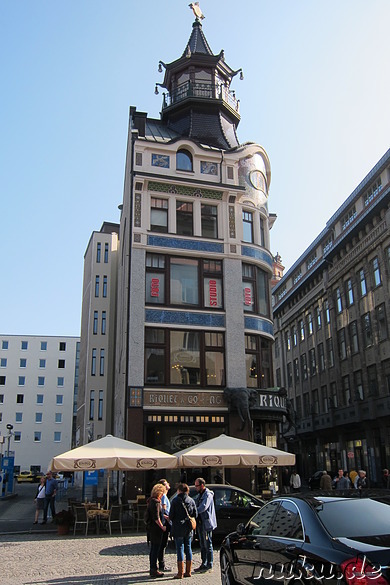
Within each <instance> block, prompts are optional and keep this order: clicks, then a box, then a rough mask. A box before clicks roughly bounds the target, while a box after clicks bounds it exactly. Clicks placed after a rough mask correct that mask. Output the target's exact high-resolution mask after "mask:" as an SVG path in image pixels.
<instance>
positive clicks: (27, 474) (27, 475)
mask: <svg viewBox="0 0 390 585" xmlns="http://www.w3.org/2000/svg"><path fill="white" fill-rule="evenodd" d="M16 481H17V482H18V483H22V482H29V483H33V482H34V481H35V473H32V471H27V470H26V471H20V472H19V475H17V476H16Z"/></svg>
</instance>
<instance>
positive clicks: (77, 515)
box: [73, 506, 89, 536]
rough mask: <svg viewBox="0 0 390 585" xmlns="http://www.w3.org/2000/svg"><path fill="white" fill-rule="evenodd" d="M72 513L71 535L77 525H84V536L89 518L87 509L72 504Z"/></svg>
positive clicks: (86, 532)
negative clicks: (72, 526)
mask: <svg viewBox="0 0 390 585" xmlns="http://www.w3.org/2000/svg"><path fill="white" fill-rule="evenodd" d="M73 513H74V528H73V536H74V535H75V534H76V528H77V525H79V526H85V536H87V534H88V524H89V518H88V513H87V510H86V509H85V507H84V506H74V508H73Z"/></svg>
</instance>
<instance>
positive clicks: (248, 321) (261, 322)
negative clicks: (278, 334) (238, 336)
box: [244, 317, 274, 336]
mask: <svg viewBox="0 0 390 585" xmlns="http://www.w3.org/2000/svg"><path fill="white" fill-rule="evenodd" d="M244 327H245V329H252V330H254V331H260V332H262V333H268V334H269V335H272V336H273V334H274V328H273V325H272V323H270V322H269V321H266V319H263V318H262V317H245V318H244Z"/></svg>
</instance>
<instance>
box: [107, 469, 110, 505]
mask: <svg viewBox="0 0 390 585" xmlns="http://www.w3.org/2000/svg"><path fill="white" fill-rule="evenodd" d="M109 509H110V470H109V469H107V510H109Z"/></svg>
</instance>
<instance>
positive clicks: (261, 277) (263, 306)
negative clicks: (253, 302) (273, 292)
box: [256, 269, 268, 315]
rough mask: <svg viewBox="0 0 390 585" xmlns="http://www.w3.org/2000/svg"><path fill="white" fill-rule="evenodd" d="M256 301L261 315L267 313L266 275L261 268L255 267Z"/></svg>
mask: <svg viewBox="0 0 390 585" xmlns="http://www.w3.org/2000/svg"><path fill="white" fill-rule="evenodd" d="M256 274H257V303H258V311H259V313H260V314H261V315H268V276H267V274H266V273H265V272H263V270H260V269H257V271H256Z"/></svg>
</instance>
